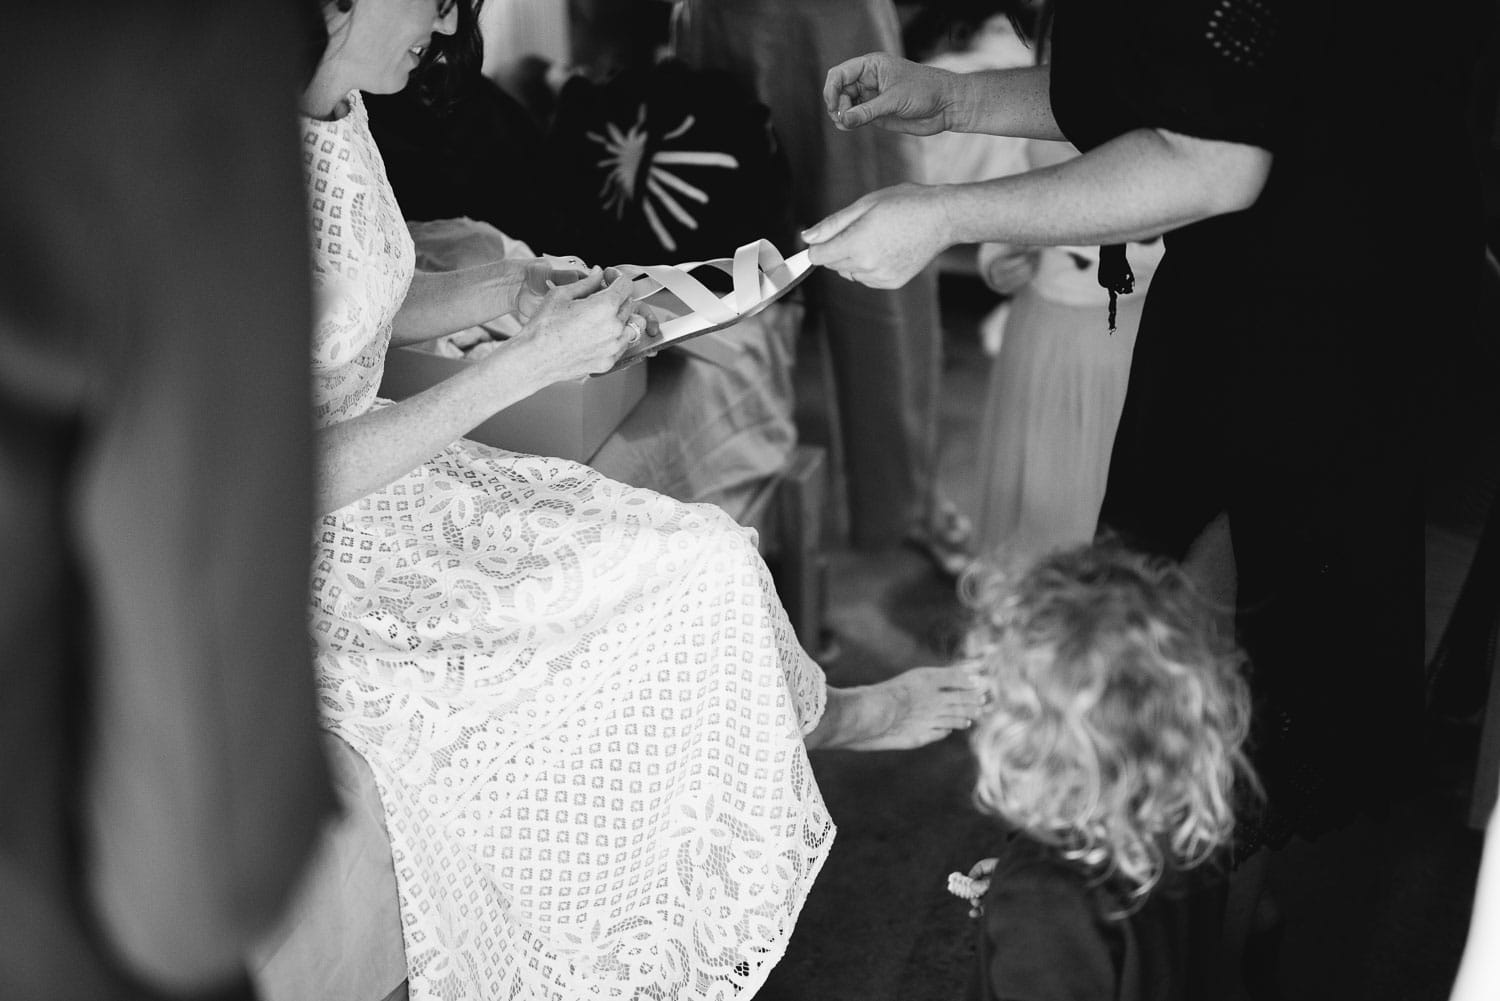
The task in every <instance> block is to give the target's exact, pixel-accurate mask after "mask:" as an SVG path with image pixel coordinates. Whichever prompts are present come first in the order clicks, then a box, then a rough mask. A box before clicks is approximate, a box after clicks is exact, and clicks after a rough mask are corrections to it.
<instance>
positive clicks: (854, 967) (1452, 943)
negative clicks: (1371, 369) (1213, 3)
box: [759, 278, 1479, 1001]
mask: <svg viewBox="0 0 1500 1001" xmlns="http://www.w3.org/2000/svg"><path fill="white" fill-rule="evenodd" d="M943 290H944V322H945V327H946V335H945V345H946V350H947V362H946V365H945V372H944V386H943V390H944V391H943V394H942V408H943V411H942V455H941V471H940V480H941V483H942V486H943V488H944V490H945V491H946V493H947V494H948V496H950V497H951V498H952V499H953V500H954V501H955V502H957V503H958V504H959V505H960V506H961V507H963V508H965V509H967V510H970V511H972V509H973V501H974V489H975V484H974V482H973V470H974V469H975V463H974V461H973V458H974V450H975V440H976V433H975V421H976V419H977V415H978V413H979V412H980V407H979V401H980V399H981V397H982V392H983V383H984V378H985V374H986V368H987V365H988V359H987V358H986V357H985V356H984V355H983V353H982V351H981V350H980V349H979V346H978V342H977V338H976V337H975V331H974V328H975V323H976V321H977V319H978V317H979V316H980V315H982V312H983V310H984V309H985V308H987V306H988V303H989V300H988V298H987V293H985V292H984V290H983V289H982V288H980V287H978V286H977V285H975V284H974V283H972V282H970V281H967V280H964V279H961V278H945V280H944V285H943ZM808 363H809V365H812V366H815V365H816V364H817V360H816V357H812V356H810V357H809V359H808ZM799 379H801V380H802V383H803V391H804V393H815V392H816V391H817V387H818V385H819V383H818V380H817V377H816V374H815V373H811V372H804V373H799ZM1471 507H1472V505H1471ZM1438 521H1439V522H1440V524H1438V525H1437V526H1436V531H1435V534H1434V538H1435V540H1436V542H1437V546H1436V548H1437V550H1438V551H1440V553H1441V554H1445V555H1441V556H1440V558H1441V559H1444V560H1447V561H1448V562H1449V563H1450V564H1452V566H1451V567H1450V568H1449V570H1448V571H1447V572H1446V577H1445V579H1454V580H1456V579H1461V577H1462V574H1463V562H1464V561H1465V560H1467V558H1468V554H1469V552H1470V551H1471V548H1472V543H1473V537H1474V536H1475V535H1476V534H1477V517H1476V516H1475V513H1474V510H1471V509H1470V508H1465V507H1464V506H1463V505H1458V506H1456V507H1454V508H1453V509H1451V510H1448V511H1447V512H1446V515H1445V516H1444V517H1442V518H1440V519H1438ZM830 555H831V563H830V574H829V582H828V583H829V594H828V609H827V616H828V622H829V626H830V628H831V631H832V635H833V637H834V640H835V646H834V648H833V649H832V651H831V656H829V657H827V658H826V661H825V666H826V667H827V669H828V674H829V680H830V681H831V682H832V683H833V684H836V685H846V684H858V683H862V682H867V681H872V680H878V679H880V678H883V677H887V676H889V675H891V674H893V673H895V672H898V671H900V670H903V669H905V668H907V667H911V666H914V665H917V664H924V663H942V662H944V660H945V657H946V653H947V652H948V650H949V649H951V644H952V642H953V640H954V638H955V637H956V636H957V635H958V632H959V629H960V623H961V613H960V609H959V606H958V602H957V600H956V598H955V595H954V589H953V586H952V582H951V581H950V580H948V579H946V578H944V577H942V576H941V575H940V574H938V572H937V571H936V570H935V569H934V568H933V567H932V565H931V564H930V563H928V562H927V561H926V560H925V559H924V558H923V557H921V556H920V555H918V554H917V553H916V552H915V551H912V550H908V549H900V550H893V551H889V552H884V553H857V552H852V551H848V550H843V549H835V550H834V551H833V552H832V553H831V554H830ZM1439 576H1440V577H1444V575H1443V574H1440V575H1439ZM1452 591H1456V584H1452V585H1451V586H1449V587H1448V588H1447V591H1445V590H1444V587H1443V586H1442V585H1441V582H1439V586H1438V587H1437V588H1436V597H1435V599H1434V601H1436V602H1437V604H1438V605H1440V606H1441V605H1443V604H1444V603H1450V604H1451V601H1452V593H1451V592H1452ZM1463 746H1465V747H1466V746H1467V745H1466V744H1464V745H1463ZM813 766H814V769H815V771H816V773H817V776H818V779H819V783H820V785H821V786H822V789H823V793H824V796H825V798H826V800H827V803H828V806H829V809H830V811H831V812H832V814H833V817H834V820H835V822H836V823H837V824H838V826H839V834H838V838H837V840H836V843H835V845H834V848H833V854H832V857H831V859H830V860H829V862H828V864H827V866H826V867H825V869H824V870H823V874H822V876H821V877H820V878H819V880H818V883H817V885H816V886H815V887H814V889H813V892H812V895H811V897H810V898H809V900H808V902H807V905H806V908H805V909H804V912H803V915H802V918H801V920H800V922H799V924H798V927H797V932H796V934H795V935H794V937H793V939H792V943H791V946H790V948H789V950H788V952H787V955H786V957H785V958H784V959H783V960H782V962H781V964H780V965H779V966H778V968H777V969H776V970H775V972H774V973H773V974H772V976H771V979H770V980H769V982H768V983H767V985H766V987H765V988H764V990H763V991H762V992H761V994H760V995H759V996H760V997H761V998H763V999H768V1001H782V999H787V1001H792V999H796V1001H803V999H812V998H816V999H820V1001H841V999H850V1001H854V999H858V1001H884V999H892V1001H894V999H901V1001H925V999H932V1001H938V999H943V1001H951V999H955V998H960V997H962V996H963V993H964V989H965V987H966V985H967V982H968V978H969V977H970V975H971V972H972V966H973V940H972V929H971V926H970V921H969V919H968V917H967V913H966V908H965V907H964V906H963V905H962V904H961V903H959V902H958V901H956V900H955V899H954V898H952V897H950V896H949V895H948V894H947V892H946V890H945V883H946V877H947V874H948V873H949V872H951V871H954V870H960V869H967V868H968V866H969V865H970V864H972V863H973V862H974V861H976V860H977V859H979V858H981V857H983V856H984V855H985V854H986V847H987V841H988V839H989V837H990V834H989V828H988V824H987V822H986V821H985V820H983V819H982V818H980V817H979V816H978V815H977V814H976V813H975V812H974V811H973V810H972V809H971V808H970V806H969V804H968V784H969V771H968V759H967V752H966V747H965V745H964V743H963V741H962V738H961V737H959V736H954V737H950V738H949V739H947V740H945V741H942V742H940V743H938V744H936V745H933V746H931V747H928V748H924V749H922V750H919V751H913V752H889V753H873V754H872V753H865V754H859V753H849V752H820V753H816V754H815V755H814V756H813ZM1465 805H1466V804H1465V802H1464V801H1463V798H1462V796H1461V795H1459V794H1456V793H1449V794H1447V795H1436V794H1434V795H1433V796H1429V797H1427V798H1425V799H1423V800H1420V801H1419V802H1418V803H1417V804H1416V805H1414V806H1413V807H1411V808H1409V809H1408V810H1406V811H1405V812H1403V813H1402V814H1400V815H1399V816H1394V817H1391V818H1389V819H1387V820H1386V821H1384V822H1382V823H1380V824H1367V825H1364V826H1362V827H1360V828H1358V829H1355V830H1351V831H1347V832H1344V833H1342V834H1340V835H1338V836H1331V837H1328V838H1325V839H1323V840H1322V841H1320V842H1319V843H1317V844H1316V845H1306V844H1300V843H1299V844H1294V845H1293V846H1292V847H1291V848H1289V849H1288V850H1287V851H1286V852H1284V853H1283V854H1282V856H1281V857H1280V859H1279V860H1278V864H1277V867H1276V869H1275V870H1274V872H1273V875H1272V883H1273V888H1274V891H1275V894H1276V896H1277V898H1278V900H1279V901H1280V902H1281V904H1282V906H1283V908H1284V910H1285V911H1286V913H1287V917H1288V924H1287V931H1286V938H1285V944H1284V947H1283V948H1282V950H1281V954H1280V961H1279V964H1278V965H1279V970H1278V974H1279V975H1278V981H1279V983H1280V985H1281V991H1282V998H1283V999H1285V1001H1304V999H1307V1001H1312V999H1317V1001H1342V999H1352V1001H1439V999H1446V998H1447V996H1448V991H1449V988H1450V985H1451V982H1452V978H1453V975H1454V972H1455V970H1456V968H1457V963H1458V958H1459V955H1460V952H1461V950H1462V947H1463V939H1464V935H1465V932H1466V928H1467V922H1468V910H1469V904H1470V898H1471V894H1472V889H1473V883H1474V878H1475V873H1476V870H1477V864H1478V848H1479V836H1478V835H1477V833H1475V832H1473V831H1471V830H1470V829H1468V828H1467V827H1466V826H1465V825H1464V823H1463V819H1462V814H1463V809H1464V807H1465Z"/></svg>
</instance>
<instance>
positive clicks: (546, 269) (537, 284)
mask: <svg viewBox="0 0 1500 1001" xmlns="http://www.w3.org/2000/svg"><path fill="white" fill-rule="evenodd" d="M551 277H552V268H551V266H550V265H549V264H547V262H546V261H532V262H531V263H529V264H527V265H526V291H528V292H533V293H535V294H536V295H546V294H547V293H548V292H549V291H551V286H549V285H548V284H547V280H548V279H549V278H551Z"/></svg>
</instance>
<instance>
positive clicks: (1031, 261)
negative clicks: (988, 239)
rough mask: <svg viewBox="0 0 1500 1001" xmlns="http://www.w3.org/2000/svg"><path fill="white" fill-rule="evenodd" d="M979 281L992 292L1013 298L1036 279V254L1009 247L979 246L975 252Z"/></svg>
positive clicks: (1025, 248) (997, 244) (1004, 245)
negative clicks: (976, 252)
mask: <svg viewBox="0 0 1500 1001" xmlns="http://www.w3.org/2000/svg"><path fill="white" fill-rule="evenodd" d="M977 257H978V264H979V277H980V278H981V279H983V280H984V283H985V284H986V285H988V286H989V287H990V290H991V291H993V292H998V293H999V294H1000V295H1015V294H1016V293H1017V292H1019V291H1020V290H1021V289H1023V288H1025V287H1026V285H1027V284H1029V283H1030V281H1031V279H1032V278H1033V277H1034V276H1035V275H1036V261H1037V251H1036V248H1034V247H1020V246H1014V245H1012V244H1008V243H985V244H981V245H980V247H979V252H978V255H977Z"/></svg>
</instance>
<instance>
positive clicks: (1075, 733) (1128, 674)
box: [949, 544, 1255, 1001]
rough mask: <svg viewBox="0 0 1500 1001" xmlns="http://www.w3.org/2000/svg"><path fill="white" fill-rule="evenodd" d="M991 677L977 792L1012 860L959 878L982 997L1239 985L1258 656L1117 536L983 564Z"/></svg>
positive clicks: (1173, 991) (1189, 999)
mask: <svg viewBox="0 0 1500 1001" xmlns="http://www.w3.org/2000/svg"><path fill="white" fill-rule="evenodd" d="M965 595H966V598H967V599H968V601H969V602H970V603H971V604H972V605H973V606H974V607H975V609H976V610H977V612H978V623H977V625H976V627H975V629H974V630H973V632H972V634H971V637H970V642H971V649H970V651H969V652H970V653H971V654H973V655H975V656H976V657H978V658H979V659H980V660H981V661H982V663H983V664H984V666H985V669H986V673H987V675H988V677H989V681H990V704H989V709H988V712H987V715H986V716H984V717H983V718H982V719H981V720H980V721H979V722H978V723H977V724H976V725H975V728H974V731H973V733H972V736H971V745H972V748H973V752H974V756H975V759H976V761H977V764H978V780H977V783H976V786H975V792H974V798H975V801H976V803H977V805H978V806H979V808H980V809H981V810H982V811H984V812H986V813H989V814H992V815H994V816H995V817H997V818H999V820H1000V821H1001V823H1002V825H1003V827H1004V829H1005V836H1004V840H1003V841H1002V843H1001V845H1000V846H999V851H998V854H997V857H995V858H992V859H986V860H985V861H983V862H981V863H979V865H977V866H975V868H974V869H972V870H970V873H969V875H968V876H963V875H960V874H956V873H955V874H954V875H953V876H952V877H950V880H949V888H950V889H951V890H952V891H953V892H954V893H955V894H957V895H958V896H962V897H967V898H968V899H969V900H970V902H971V904H972V905H973V909H972V911H971V913H973V914H974V915H975V916H976V917H978V918H979V919H980V924H981V931H980V934H979V946H978V954H979V956H978V958H979V968H978V972H977V975H976V978H975V982H974V985H973V989H972V990H971V992H970V993H971V996H972V997H974V998H983V999H993V1001H1103V999H1111V1001H1113V999H1120V1001H1133V999H1140V1001H1145V999H1150V1001H1198V999H1210V998H1211V999H1219V998H1223V997H1228V996H1230V994H1231V990H1230V983H1231V981H1230V979H1229V977H1228V975H1227V971H1226V964H1225V962H1224V958H1223V949H1222V944H1221V941H1220V938H1221V935H1220V933H1221V930H1222V924H1223V917H1224V902H1225V882H1224V879H1223V867H1222V865H1221V864H1220V863H1221V862H1222V861H1223V858H1222V856H1223V854H1224V852H1225V850H1226V849H1227V847H1228V845H1229V842H1230V838H1231V835H1232V832H1233V830H1234V822H1235V817H1234V802H1235V796H1236V786H1237V785H1238V784H1240V783H1249V784H1250V785H1251V786H1252V787H1253V786H1254V783H1255V779H1254V777H1253V775H1252V773H1251V772H1250V769H1249V765H1248V763H1247V761H1246V759H1245V756H1244V754H1243V752H1242V747H1243V744H1244V740H1245V736H1246V732H1247V730H1248V728H1249V721H1250V698H1249V693H1248V689H1247V686H1246V682H1245V679H1244V676H1243V669H1244V658H1243V656H1242V655H1241V654H1240V652H1239V651H1238V650H1237V649H1236V647H1235V646H1234V644H1233V642H1232V640H1230V639H1228V638H1226V637H1224V636H1222V635H1221V634H1220V621H1221V620H1220V616H1219V614H1218V612H1217V611H1216V610H1215V609H1214V608H1213V607H1211V606H1210V605H1209V604H1208V602H1207V601H1206V600H1205V599H1204V598H1203V597H1202V596H1201V595H1200V594H1199V593H1198V592H1197V591H1196V590H1195V588H1194V587H1193V585H1192V584H1191V583H1190V582H1189V581H1188V579H1187V578H1186V577H1185V576H1184V575H1183V573H1182V572H1181V570H1179V569H1178V568H1177V567H1176V566H1174V565H1172V564H1169V563H1167V562H1165V561H1161V560H1157V559H1154V558H1148V557H1145V556H1142V555H1138V554H1135V553H1132V552H1130V551H1128V550H1125V549H1123V548H1120V547H1118V546H1115V545H1113V544H1095V545H1089V546H1082V547H1078V548H1074V549H1067V550H1062V551H1059V552H1055V553H1053V554H1051V555H1048V556H1046V557H1043V558H1042V559H1040V560H1039V561H1037V562H1036V563H1034V564H1032V565H1031V566H1030V567H1029V568H1028V569H1027V570H1026V571H1025V572H1023V573H1020V574H1019V575H1010V574H1006V573H1002V572H999V571H996V570H993V569H989V570H982V571H976V572H971V574H970V575H969V576H968V577H967V578H966V579H965Z"/></svg>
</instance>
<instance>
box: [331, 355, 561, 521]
mask: <svg viewBox="0 0 1500 1001" xmlns="http://www.w3.org/2000/svg"><path fill="white" fill-rule="evenodd" d="M529 350H530V349H529V348H528V347H526V346H525V345H524V344H523V343H521V342H516V343H508V344H503V345H500V346H499V347H498V348H497V349H496V350H495V351H494V352H493V353H492V354H490V355H487V356H486V357H485V358H484V359H482V360H481V361H479V362H476V363H474V364H470V365H465V366H464V367H463V368H461V369H460V370H459V371H458V372H457V373H455V374H454V375H452V376H450V377H449V378H447V379H444V380H443V381H442V382H440V383H438V384H437V385H434V386H431V387H429V388H428V389H426V390H424V391H422V392H421V393H418V394H416V395H414V396H411V397H409V398H407V399H405V400H402V401H401V402H399V403H393V404H391V405H389V406H386V407H381V408H379V409H377V410H371V411H368V412H366V413H364V414H361V415H360V416H358V417H354V418H351V419H350V420H347V421H344V422H342V423H339V424H334V425H332V426H330V427H327V428H324V429H323V430H322V431H321V432H320V434H319V442H318V446H319V474H320V475H319V482H318V486H317V504H318V510H319V511H324V512H326V511H333V510H336V509H338V508H340V507H343V506H344V505H346V504H350V503H352V502H354V501H356V500H358V499H359V498H361V497H364V496H366V495H367V494H369V493H371V492H372V491H375V490H378V489H379V488H381V487H383V486H385V485H387V484H389V483H391V482H393V481H395V480H397V479H399V478H400V477H402V476H404V475H405V474H406V473H408V472H410V471H411V470H413V469H415V468H416V467H417V466H419V465H421V464H422V463H423V462H425V461H426V460H427V459H430V458H431V457H432V456H434V455H436V454H437V453H438V452H440V451H442V450H443V449H444V448H445V447H447V446H448V445H449V444H451V443H452V442H453V441H454V440H455V439H457V438H461V437H462V436H463V435H465V434H467V433H468V432H470V431H472V430H473V429H474V428H475V427H476V426H478V425H479V424H480V423H482V422H483V421H485V420H487V419H488V418H489V417H490V416H491V415H493V414H494V413H495V412H496V411H498V410H501V409H503V408H505V407H508V406H510V405H511V404H512V403H515V402H517V401H519V400H522V399H525V398H526V397H527V396H530V395H531V394H532V393H534V392H536V390H538V389H540V388H541V386H542V385H544V384H545V382H546V380H547V377H546V376H545V375H540V374H539V373H538V372H536V371H535V368H536V367H535V366H533V365H532V364H531V360H530V359H529V356H528V351H529Z"/></svg>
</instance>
